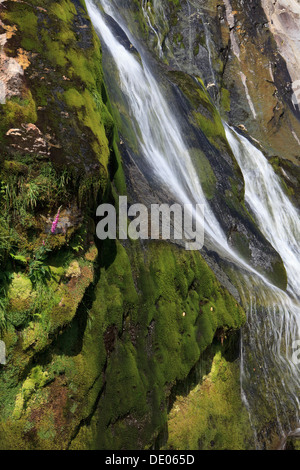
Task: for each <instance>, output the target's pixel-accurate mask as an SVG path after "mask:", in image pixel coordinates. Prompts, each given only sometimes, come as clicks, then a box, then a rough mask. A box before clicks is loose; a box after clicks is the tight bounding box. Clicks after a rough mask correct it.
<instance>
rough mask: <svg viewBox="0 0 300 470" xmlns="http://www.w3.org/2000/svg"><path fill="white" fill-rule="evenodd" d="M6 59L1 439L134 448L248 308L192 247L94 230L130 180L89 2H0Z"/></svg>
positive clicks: (146, 440)
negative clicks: (105, 205) (99, 212)
mask: <svg viewBox="0 0 300 470" xmlns="http://www.w3.org/2000/svg"><path fill="white" fill-rule="evenodd" d="M1 60H2V62H1V64H2V68H1V75H0V79H1V82H0V83H1V102H2V105H1V214H2V215H1V247H0V249H1V304H0V306H1V317H0V318H1V340H3V341H4V342H5V345H6V355H7V364H6V365H1V366H0V367H1V369H0V374H1V381H0V389H1V393H0V397H1V398H0V447H1V448H2V449H17V448H18V449H50V448H56V449H66V448H111V449H114V448H115V449H117V448H136V447H138V448H143V447H144V446H147V445H150V444H152V443H153V442H154V440H155V439H156V436H157V435H158V434H159V433H160V432H161V431H162V429H164V427H165V424H166V420H167V402H168V396H169V395H170V392H171V390H172V388H173V386H174V384H175V383H176V382H178V381H184V380H185V379H186V378H187V377H188V375H189V373H190V371H191V370H192V368H193V367H194V366H195V364H196V363H197V362H198V360H199V358H200V356H201V354H202V353H203V352H204V351H205V349H206V348H207V346H208V345H210V344H211V343H212V342H213V339H214V336H215V333H216V331H217V330H218V331H219V336H218V339H216V344H217V347H218V348H219V349H220V350H226V349H227V348H228V345H227V341H226V340H225V332H226V331H233V332H234V331H237V330H238V329H239V328H240V326H241V325H242V324H243V322H244V321H245V315H244V313H243V311H242V309H241V307H240V306H239V305H238V304H237V302H236V300H235V299H234V298H233V297H232V296H231V295H230V294H229V293H228V292H226V290H225V289H224V288H222V287H221V285H220V284H219V282H218V281H217V280H216V278H215V276H214V274H213V272H212V271H211V270H210V269H209V268H208V266H207V265H206V263H205V262H204V260H203V259H202V258H201V255H200V254H199V253H195V254H193V255H191V254H187V253H185V252H184V251H183V250H181V249H180V248H176V247H175V246H173V247H172V246H168V245H165V244H163V243H160V244H159V243H157V244H151V243H149V244H146V245H145V246H140V245H137V244H136V243H129V242H128V243H127V244H125V246H122V245H121V244H120V243H118V242H116V243H114V242H106V243H102V244H99V243H98V242H96V241H95V224H94V218H95V215H94V214H95V207H96V205H97V203H99V202H101V201H104V200H106V201H111V202H113V201H114V197H116V196H117V194H118V193H120V194H122V193H124V191H125V190H126V189H125V183H124V177H123V172H122V167H121V162H120V156H119V153H118V148H117V145H116V140H115V138H116V129H115V127H114V122H113V119H112V117H111V113H110V105H109V102H108V99H107V94H106V89H105V85H104V83H103V76H102V68H101V49H100V44H99V41H98V39H97V37H96V35H95V33H94V30H93V28H92V26H91V23H90V20H89V18H88V17H87V14H86V9H85V6H84V2H79V1H78V2H77V1H64V2H63V3H61V2H59V3H53V2H52V1H43V2H41V1H39V2H34V1H33V2H31V4H30V5H29V4H27V3H23V2H13V1H6V2H2V4H1ZM108 168H110V170H109V171H108ZM56 215H57V216H58V223H57V226H56V227H54V226H53V220H54V218H55V216H56ZM223 328H224V338H223V336H222V334H223V333H222V331H223ZM226 334H227V333H226ZM221 336H222V338H223V339H222V343H221V339H220V338H221ZM229 336H230V335H229Z"/></svg>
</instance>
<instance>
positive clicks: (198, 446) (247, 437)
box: [166, 351, 252, 450]
mask: <svg viewBox="0 0 300 470" xmlns="http://www.w3.org/2000/svg"><path fill="white" fill-rule="evenodd" d="M168 431H169V437H168V443H167V447H166V448H167V449H174V450H213V449H217V450H244V449H245V448H249V445H250V442H251V441H252V436H251V434H252V432H251V427H250V423H249V417H248V413H247V411H246V409H245V408H244V407H243V405H242V401H241V396H240V384H239V367H238V364H237V363H231V362H227V361H226V359H225V358H224V357H222V355H221V351H219V352H217V353H216V355H215V357H214V359H213V363H212V367H211V371H210V373H209V375H208V376H206V377H204V379H203V381H202V383H201V384H199V385H197V386H196V387H195V388H194V389H193V390H191V392H190V393H189V394H188V395H187V396H178V397H177V398H176V401H175V403H174V405H173V408H172V411H171V412H170V415H169V420H168Z"/></svg>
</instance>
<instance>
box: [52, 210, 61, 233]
mask: <svg viewBox="0 0 300 470" xmlns="http://www.w3.org/2000/svg"><path fill="white" fill-rule="evenodd" d="M59 214H60V208H59V209H58V211H57V214H56V217H55V219H54V221H53V223H52V227H51V233H55V230H56V227H57V224H58V221H59Z"/></svg>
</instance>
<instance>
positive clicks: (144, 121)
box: [86, 0, 300, 446]
mask: <svg viewBox="0 0 300 470" xmlns="http://www.w3.org/2000/svg"><path fill="white" fill-rule="evenodd" d="M86 3H87V7H88V11H89V14H90V17H91V19H92V21H93V24H94V26H95V29H96V31H97V32H98V33H99V35H100V36H101V38H102V40H103V43H105V44H106V47H107V49H108V50H109V52H110V54H111V56H112V57H113V59H114V61H115V63H116V66H117V69H118V73H119V78H120V86H121V88H122V91H123V93H124V96H125V97H126V99H127V102H128V106H129V109H130V113H131V118H132V122H133V125H134V126H135V127H136V135H137V136H138V140H139V146H140V152H141V155H143V158H144V159H145V160H146V161H147V163H148V164H149V166H150V167H151V168H152V170H153V172H154V174H155V175H156V178H157V179H158V181H160V184H161V185H165V184H166V182H167V184H168V189H169V191H170V192H171V193H173V194H174V195H175V197H176V199H177V200H178V201H180V202H181V203H182V204H193V205H195V204H196V203H200V204H205V232H206V234H208V236H209V238H210V239H211V240H212V241H213V243H214V245H215V246H216V247H218V248H221V249H222V250H223V252H225V253H226V255H227V257H229V258H230V259H231V260H232V261H233V262H234V263H235V265H236V266H237V267H242V268H243V270H245V268H246V270H247V271H248V273H249V274H248V275H246V274H243V275H241V274H239V275H237V276H236V277H237V280H236V285H237V286H238V287H239V289H240V293H241V296H242V298H243V303H244V305H245V308H246V309H247V311H248V323H247V326H246V327H245V328H244V333H243V340H242V361H241V363H242V370H241V379H242V396H243V398H244V401H245V404H246V406H247V408H248V410H249V413H250V415H251V419H252V423H253V426H254V428H255V427H256V416H257V414H258V407H259V406H263V405H265V403H267V405H266V406H268V404H269V403H270V402H272V403H273V408H274V409H275V410H276V412H277V426H278V432H281V433H282V434H283V435H284V433H286V432H288V431H291V430H292V429H291V428H289V426H290V419H289V416H290V414H291V412H292V414H293V415H294V417H295V421H299V416H298V412H299V401H298V395H299V385H300V381H299V379H298V374H297V373H298V368H297V366H296V365H294V364H293V362H292V360H291V355H292V345H293V341H294V340H297V339H300V324H299V322H300V320H299V319H300V306H299V298H298V297H297V295H298V285H299V283H298V280H297V273H300V270H299V267H300V264H299V259H300V258H299V254H300V253H299V248H298V247H297V242H298V240H299V236H300V225H299V221H298V214H297V212H296V210H295V209H294V208H293V206H292V204H291V203H290V201H289V199H288V198H287V196H285V194H284V192H283V190H282V188H281V185H280V181H279V179H278V178H277V177H276V175H275V174H274V171H273V169H272V168H271V166H270V165H269V164H268V162H267V161H266V160H265V157H264V156H263V154H262V153H261V152H259V150H257V149H256V148H255V147H253V146H252V145H251V144H250V142H248V141H247V140H246V139H244V138H242V137H239V136H237V135H236V134H235V133H234V132H233V131H232V130H230V129H228V128H226V133H227V138H228V140H229V142H230V144H231V147H232V149H233V151H234V154H235V156H236V159H237V161H238V163H239V164H240V167H241V169H242V171H243V173H244V178H245V184H246V201H247V202H248V204H249V206H250V208H251V210H252V212H253V214H254V216H255V217H256V220H257V223H258V225H259V226H260V228H261V230H262V232H263V233H264V234H265V236H266V238H267V239H268V240H269V241H270V242H271V243H272V244H273V246H274V247H275V248H276V249H277V251H278V252H279V254H280V255H281V256H282V259H283V261H284V263H285V267H286V270H287V274H288V278H289V284H288V291H287V293H285V292H283V291H281V290H280V289H278V288H276V287H274V286H272V285H271V284H270V283H269V282H268V281H266V280H265V279H264V278H263V276H261V275H260V274H258V273H256V271H255V270H254V269H253V268H251V267H250V266H248V265H247V264H246V263H245V262H244V261H243V260H242V259H241V258H240V257H239V255H237V254H236V253H235V252H233V251H232V250H231V248H230V247H229V246H228V243H227V239H226V236H225V234H224V233H223V231H222V229H221V227H220V225H219V223H218V221H217V218H216V217H215V215H214V214H213V212H212V210H211V208H210V207H209V204H208V203H207V202H206V201H205V197H204V194H203V191H202V188H201V184H200V182H199V179H198V176H197V173H196V171H195V169H194V166H193V163H192V159H191V157H190V155H189V152H188V150H187V147H186V145H185V143H184V139H183V137H182V133H181V129H180V127H179V125H178V123H177V121H176V119H175V117H174V116H173V114H172V112H171V110H170V108H169V107H168V104H167V102H166V100H165V99H164V97H163V95H162V93H161V91H160V89H159V86H158V84H157V82H156V80H155V78H154V77H153V75H152V73H151V72H150V70H149V68H148V66H147V64H146V62H145V60H144V59H143V57H142V59H141V61H140V60H139V59H138V58H137V57H136V56H135V55H134V54H132V53H131V52H129V51H127V50H126V49H125V48H124V47H123V46H122V45H121V44H120V43H119V42H118V40H117V39H116V38H115V37H114V35H113V33H112V32H111V30H110V27H109V26H108V25H107V23H106V21H105V16H104V15H103V13H102V12H101V9H100V8H98V7H97V6H96V5H95V3H93V2H92V0H87V1H86ZM113 3H114V2H108V1H107V0H100V5H101V7H102V8H103V10H104V11H105V13H106V14H109V15H110V16H112V17H113V18H114V19H115V21H117V22H118V23H119V25H120V26H121V27H122V29H123V30H124V31H125V32H126V34H127V36H128V37H129V38H130V41H131V42H132V43H133V45H134V46H135V47H136V44H134V40H133V39H132V38H131V37H130V33H129V31H128V30H127V28H126V26H125V25H124V24H120V18H119V17H118V14H117V12H116V11H115V10H114V7H113ZM136 48H137V49H139V48H138V47H136ZM258 394H260V395H261V396H262V397H263V398H262V400H259V399H257V397H258ZM283 395H284V400H283ZM262 404H263V405H262ZM270 406H271V405H270ZM291 408H292V411H291ZM259 445H260V444H259V443H257V446H259Z"/></svg>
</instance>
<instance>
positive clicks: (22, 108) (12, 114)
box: [0, 90, 37, 136]
mask: <svg viewBox="0 0 300 470" xmlns="http://www.w3.org/2000/svg"><path fill="white" fill-rule="evenodd" d="M36 121H37V111H36V104H35V101H34V99H33V97H32V94H31V91H30V90H27V91H26V92H25V93H24V95H23V99H20V98H17V97H13V98H11V99H10V100H9V101H7V102H6V105H5V109H3V108H2V109H1V123H0V132H1V133H2V136H3V134H4V133H6V131H8V130H9V129H10V128H12V127H14V128H16V127H20V125H21V124H22V123H28V122H31V123H33V124H34V123H36Z"/></svg>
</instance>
